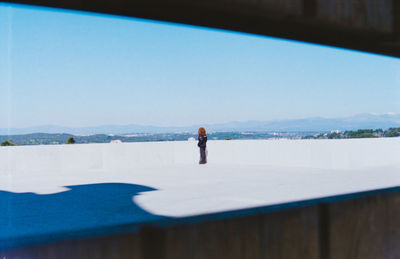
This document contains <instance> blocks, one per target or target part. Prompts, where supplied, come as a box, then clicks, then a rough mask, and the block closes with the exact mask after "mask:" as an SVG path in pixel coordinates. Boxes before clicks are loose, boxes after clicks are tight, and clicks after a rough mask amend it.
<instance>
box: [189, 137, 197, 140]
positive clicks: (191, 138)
mask: <svg viewBox="0 0 400 259" xmlns="http://www.w3.org/2000/svg"><path fill="white" fill-rule="evenodd" d="M188 141H196V139H195V138H194V137H190V138H188Z"/></svg>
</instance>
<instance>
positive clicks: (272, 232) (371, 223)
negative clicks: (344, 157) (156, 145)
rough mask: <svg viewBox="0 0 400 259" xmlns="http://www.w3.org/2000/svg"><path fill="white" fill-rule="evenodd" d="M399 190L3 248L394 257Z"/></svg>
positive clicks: (147, 257)
mask: <svg viewBox="0 0 400 259" xmlns="http://www.w3.org/2000/svg"><path fill="white" fill-rule="evenodd" d="M399 205H400V188H399V187H397V188H390V189H382V190H375V191H369V192H361V193H355V194H348V195H340V196H334V197H327V198H322V199H314V200H308V201H303V202H295V203H287V204H280V205H274V206H267V207H260V208H253V209H247V210H238V211H232V212H225V213H216V214H210V215H204V216H196V217H186V218H180V219H166V220H160V221H156V222H154V223H153V224H144V225H143V226H141V228H140V231H139V232H131V233H129V232H128V233H121V234H111V235H106V236H97V237H96V236H95V237H90V238H81V239H76V238H71V239H70V240H66V241H63V242H58V243H53V244H51V243H49V244H43V245H39V246H33V247H25V248H19V249H17V250H12V251H3V252H0V255H1V256H5V257H14V256H19V257H29V258H54V257H57V258H88V257H91V258H110V257H113V258H139V259H142V258H143V259H153V258H157V259H163V258H171V259H172V258H174V259H180V258H233V259H236V258H311V259H312V258H321V259H330V258H342V259H347V258H349V259H354V258H360V259H361V258H363V259H369V258H371V259H372V258H374V259H376V258H378V259H379V258H396V256H397V255H398V254H400V246H399V245H398V240H399V238H400V221H399V220H398V219H399V217H400V206H399Z"/></svg>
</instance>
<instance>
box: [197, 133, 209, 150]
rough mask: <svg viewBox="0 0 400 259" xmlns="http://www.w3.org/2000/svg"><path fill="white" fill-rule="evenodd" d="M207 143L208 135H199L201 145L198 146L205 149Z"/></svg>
mask: <svg viewBox="0 0 400 259" xmlns="http://www.w3.org/2000/svg"><path fill="white" fill-rule="evenodd" d="M206 143H207V136H206V135H199V143H197V146H198V147H200V148H205V147H206Z"/></svg>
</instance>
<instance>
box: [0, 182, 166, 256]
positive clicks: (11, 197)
mask: <svg viewBox="0 0 400 259" xmlns="http://www.w3.org/2000/svg"><path fill="white" fill-rule="evenodd" d="M66 187H67V188H68V189H69V190H67V191H64V192H59V193H54V194H34V193H13V192H7V191H0V212H1V213H0V250H2V249H8V248H12V247H18V246H22V245H27V244H30V245H31V244H35V243H42V242H49V241H55V240H60V239H64V238H68V237H73V236H77V237H79V236H81V235H80V234H79V233H91V234H92V235H93V234H95V235H101V234H102V233H101V232H102V231H104V233H107V234H110V231H109V230H107V229H108V227H112V226H115V225H119V226H121V228H124V225H125V226H126V228H129V229H115V228H112V229H113V230H112V232H113V231H115V232H120V231H122V232H123V231H124V230H125V231H135V223H144V222H151V221H153V220H158V219H163V218H166V217H163V216H160V215H155V214H152V213H150V212H148V211H146V210H144V209H142V208H141V207H139V206H138V205H137V204H136V203H135V202H134V200H133V197H134V196H136V195H140V193H143V192H148V191H154V190H155V189H153V188H151V187H147V186H143V185H136V184H125V183H98V184H87V185H76V186H66Z"/></svg>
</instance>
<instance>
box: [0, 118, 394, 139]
mask: <svg viewBox="0 0 400 259" xmlns="http://www.w3.org/2000/svg"><path fill="white" fill-rule="evenodd" d="M200 126H203V127H205V128H206V129H207V130H208V131H209V132H225V131H226V132H227V131H241V132H243V131H252V132H257V131H258V132H272V131H277V132H302V131H306V132H325V131H331V130H340V131H345V130H357V129H378V128H382V129H387V128H390V127H400V114H397V113H386V114H372V113H363V114H358V115H355V116H351V117H345V118H322V117H313V118H305V119H294V120H273V121H243V122H237V121H234V122H227V123H220V124H206V125H192V126H182V127H179V126H175V127H158V126H145V125H135V124H131V125H103V126H95V127H82V128H72V127H61V126H54V125H46V126H39V127H32V128H11V129H0V135H8V134H10V135H16V134H29V133H69V134H74V135H90V134H131V133H172V132H196V131H197V129H198V128H199V127H200Z"/></svg>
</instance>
